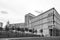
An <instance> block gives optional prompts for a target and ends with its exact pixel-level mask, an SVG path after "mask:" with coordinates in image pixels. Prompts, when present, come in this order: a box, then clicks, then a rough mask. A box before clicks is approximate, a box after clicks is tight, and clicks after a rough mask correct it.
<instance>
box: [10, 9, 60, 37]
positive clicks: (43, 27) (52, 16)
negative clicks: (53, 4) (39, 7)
mask: <svg viewBox="0 0 60 40" xmlns="http://www.w3.org/2000/svg"><path fill="white" fill-rule="evenodd" d="M9 26H10V27H16V28H28V29H34V30H37V33H36V34H37V35H43V36H59V35H60V15H59V13H58V12H57V11H56V9H55V8H51V9H49V10H47V11H45V12H43V13H41V14H39V15H38V16H35V15H33V14H31V13H28V14H26V15H25V23H15V24H9ZM34 34H35V33H34Z"/></svg>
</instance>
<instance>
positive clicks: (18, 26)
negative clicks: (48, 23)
mask: <svg viewBox="0 0 60 40" xmlns="http://www.w3.org/2000/svg"><path fill="white" fill-rule="evenodd" d="M9 27H10V28H12V27H15V28H25V23H14V24H9Z"/></svg>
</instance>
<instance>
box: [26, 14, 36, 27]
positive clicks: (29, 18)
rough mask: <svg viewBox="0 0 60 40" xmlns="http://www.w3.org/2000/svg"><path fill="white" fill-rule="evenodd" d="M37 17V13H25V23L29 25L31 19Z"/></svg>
mask: <svg viewBox="0 0 60 40" xmlns="http://www.w3.org/2000/svg"><path fill="white" fill-rule="evenodd" d="M34 17H35V15H33V14H31V13H28V14H26V15H25V25H26V26H27V27H28V24H29V21H30V20H31V19H33V18H34Z"/></svg>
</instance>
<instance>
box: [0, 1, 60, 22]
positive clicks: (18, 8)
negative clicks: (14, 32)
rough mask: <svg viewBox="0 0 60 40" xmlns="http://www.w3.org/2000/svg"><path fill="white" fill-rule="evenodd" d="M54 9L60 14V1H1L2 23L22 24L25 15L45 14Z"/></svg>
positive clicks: (0, 19) (0, 17)
mask: <svg viewBox="0 0 60 40" xmlns="http://www.w3.org/2000/svg"><path fill="white" fill-rule="evenodd" d="M53 7H55V9H56V10H57V11H58V13H60V0H0V21H4V22H5V21H8V20H9V21H10V23H21V22H24V15H25V14H28V13H32V14H34V15H38V14H40V13H37V12H35V11H39V12H44V11H47V10H49V9H51V8H53ZM1 11H5V13H2V12H1Z"/></svg>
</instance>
